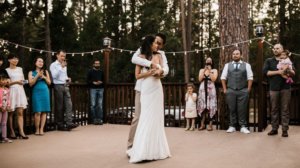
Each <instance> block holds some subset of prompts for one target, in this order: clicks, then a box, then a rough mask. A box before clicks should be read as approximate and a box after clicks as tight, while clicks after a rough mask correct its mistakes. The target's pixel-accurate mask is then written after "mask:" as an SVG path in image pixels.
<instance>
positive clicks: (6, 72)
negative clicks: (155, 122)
mask: <svg viewBox="0 0 300 168" xmlns="http://www.w3.org/2000/svg"><path fill="white" fill-rule="evenodd" d="M161 43H162V44H164V41H162V42H161ZM273 53H274V57H272V58H268V59H267V60H266V61H265V63H264V67H263V74H264V75H265V76H266V77H267V78H268V82H269V84H270V99H271V107H272V109H271V124H272V130H271V131H270V132H269V133H268V135H270V136H271V135H276V134H278V128H279V115H280V114H281V121H282V136H283V137H287V136H288V123H289V102H290V98H291V84H292V83H293V80H292V77H293V76H294V75H295V71H294V67H293V64H292V62H291V60H290V59H289V52H288V51H287V50H284V49H283V46H282V45H281V44H276V45H275V46H274V48H273ZM56 57H57V59H56V61H55V62H53V63H52V64H51V65H50V72H49V71H47V69H46V68H45V64H44V59H43V58H42V57H37V58H36V59H35V60H34V65H33V68H32V70H31V71H30V72H29V73H28V80H25V77H24V73H23V69H22V68H21V67H19V66H18V62H19V58H18V56H17V55H16V54H12V53H10V54H9V55H8V56H7V60H8V62H9V66H8V67H7V68H3V62H4V57H3V55H1V56H0V67H1V68H0V122H1V135H2V137H1V142H8V143H10V142H12V139H17V138H20V139H28V136H27V135H26V134H25V133H24V128H23V126H24V117H23V113H24V109H26V108H27V105H28V102H27V97H26V94H25V90H24V87H23V86H24V85H25V84H29V86H30V87H31V88H32V90H31V91H32V112H33V114H34V123H35V135H44V127H45V123H46V116H47V113H49V112H50V111H51V106H50V93H49V86H50V85H51V84H53V88H54V96H55V99H54V100H55V107H56V109H55V118H56V123H57V129H58V130H61V131H70V130H72V129H74V128H76V127H77V126H78V125H77V124H75V123H73V121H72V101H71V95H70V90H69V84H70V82H71V78H70V77H69V76H68V74H67V62H66V52H65V51H63V50H59V51H58V52H57V54H56ZM241 58H242V52H241V50H240V49H235V50H234V51H233V52H232V61H231V62H229V63H227V64H225V66H224V68H223V70H222V74H221V77H220V79H221V83H222V89H223V92H224V94H225V97H226V103H227V105H228V109H229V128H228V129H227V132H228V133H232V132H235V131H236V128H237V127H238V126H239V127H240V132H242V133H245V134H249V133H250V131H249V129H248V125H247V124H248V123H247V109H248V101H249V93H250V91H251V87H252V81H253V72H252V70H251V65H250V64H248V63H246V62H244V61H242V59H241ZM164 60H165V61H164ZM163 62H167V61H166V57H165V56H164V57H163ZM145 64H149V67H151V66H152V64H151V61H149V62H146V63H145ZM166 65H167V63H166ZM163 67H165V66H163ZM167 72H168V69H164V68H162V70H161V74H162V76H165V75H167ZM217 78H218V70H217V69H215V68H214V67H213V60H212V58H206V60H205V66H204V68H202V69H200V71H199V78H198V79H199V82H200V86H199V89H198V94H197V93H195V87H194V85H193V84H188V85H187V93H186V94H185V101H186V109H185V118H186V123H187V124H186V129H185V130H187V131H188V130H190V131H193V130H195V118H196V117H197V116H198V115H199V116H200V117H201V122H200V127H199V128H198V130H204V129H205V128H206V129H207V130H208V131H212V130H213V126H212V123H213V118H214V116H215V114H216V111H217V96H216V87H215V81H216V80H217ZM103 79H104V77H103V72H102V70H100V61H99V60H97V59H96V60H94V62H93V68H92V69H90V70H89V71H88V73H87V83H88V84H89V86H90V100H91V103H90V104H91V107H90V109H91V119H92V121H91V122H92V124H95V125H101V124H103V109H102V107H103V103H102V102H103V92H104V89H103V88H104V87H103ZM138 82H139V80H138V81H137V85H136V88H138V86H139V85H138ZM136 90H137V89H136ZM138 93H139V92H138V91H137V94H136V96H137V98H138ZM62 102H63V103H62ZM137 102H138V101H136V105H138V103H137ZM136 109H139V108H136ZM13 115H17V116H16V118H17V125H18V134H16V132H15V130H14V124H13ZM206 120H208V123H209V124H208V126H206V125H205V123H206V122H205V121H206ZM8 130H9V135H8V134H7V131H8ZM129 139H132V138H129ZM131 141H132V140H131Z"/></svg>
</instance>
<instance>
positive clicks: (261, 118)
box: [256, 39, 266, 132]
mask: <svg viewBox="0 0 300 168" xmlns="http://www.w3.org/2000/svg"><path fill="white" fill-rule="evenodd" d="M263 43H264V42H263V40H262V39H259V40H258V53H257V58H256V59H257V88H258V99H257V101H258V106H257V108H258V131H259V132H262V131H263V129H264V128H265V122H266V121H265V113H266V111H265V106H266V105H265V103H266V100H265V96H266V95H265V93H264V90H263V87H264V86H263V73H262V69H263V61H264V59H263Z"/></svg>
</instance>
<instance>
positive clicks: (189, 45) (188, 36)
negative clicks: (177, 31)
mask: <svg viewBox="0 0 300 168" xmlns="http://www.w3.org/2000/svg"><path fill="white" fill-rule="evenodd" d="M192 6H193V4H192V0H188V10H187V22H186V27H187V29H186V50H187V51H190V50H191V49H192V15H193V13H192V12H193V9H192ZM186 57H187V61H188V62H187V67H188V80H189V79H190V73H191V72H193V71H192V70H191V54H189V53H187V54H186Z"/></svg>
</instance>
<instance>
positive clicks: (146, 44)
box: [141, 35, 155, 60]
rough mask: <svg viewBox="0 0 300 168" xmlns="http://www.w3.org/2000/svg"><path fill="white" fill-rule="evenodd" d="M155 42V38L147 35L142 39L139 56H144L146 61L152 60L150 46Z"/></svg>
mask: <svg viewBox="0 0 300 168" xmlns="http://www.w3.org/2000/svg"><path fill="white" fill-rule="evenodd" d="M154 41H155V36H153V35H147V36H145V37H144V38H143V41H142V45H141V54H143V55H145V57H146V59H147V60H151V58H152V54H153V52H152V50H151V46H152V44H153V43H154Z"/></svg>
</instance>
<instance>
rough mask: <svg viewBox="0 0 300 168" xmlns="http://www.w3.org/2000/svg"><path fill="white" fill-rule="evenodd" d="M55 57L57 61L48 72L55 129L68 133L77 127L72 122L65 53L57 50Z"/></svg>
mask: <svg viewBox="0 0 300 168" xmlns="http://www.w3.org/2000/svg"><path fill="white" fill-rule="evenodd" d="M56 57H57V60H56V61H55V62H53V63H52V64H51V65H50V71H51V75H52V79H53V83H54V97H55V107H56V110H55V118H56V123H57V129H58V130H61V131H70V130H71V129H73V128H76V127H77V126H78V125H77V124H74V123H73V122H72V100H71V94H70V90H69V83H70V82H71V78H69V77H68V74H67V62H66V52H65V51H63V50H59V51H58V52H57V54H56ZM63 105H64V106H65V107H63ZM64 109H65V111H63V110H64Z"/></svg>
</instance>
